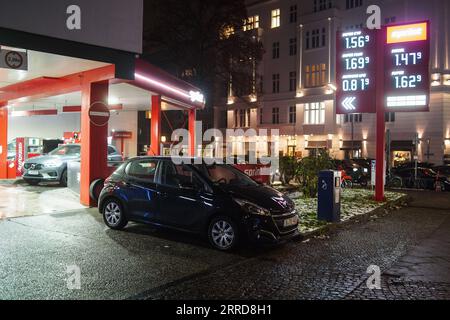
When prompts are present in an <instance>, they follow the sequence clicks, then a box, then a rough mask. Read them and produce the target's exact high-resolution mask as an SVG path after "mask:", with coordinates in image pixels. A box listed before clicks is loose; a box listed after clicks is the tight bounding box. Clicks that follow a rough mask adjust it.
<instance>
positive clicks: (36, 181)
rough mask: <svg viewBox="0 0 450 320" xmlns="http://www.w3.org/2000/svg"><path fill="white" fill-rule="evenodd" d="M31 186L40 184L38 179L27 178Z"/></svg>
mask: <svg viewBox="0 0 450 320" xmlns="http://www.w3.org/2000/svg"><path fill="white" fill-rule="evenodd" d="M25 182H26V183H28V184H29V185H30V186H37V185H38V184H39V181H38V180H25Z"/></svg>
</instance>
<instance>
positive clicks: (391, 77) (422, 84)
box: [384, 22, 430, 112]
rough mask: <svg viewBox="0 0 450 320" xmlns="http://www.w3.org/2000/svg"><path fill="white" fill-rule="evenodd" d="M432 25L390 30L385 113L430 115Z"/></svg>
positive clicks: (387, 46)
mask: <svg viewBox="0 0 450 320" xmlns="http://www.w3.org/2000/svg"><path fill="white" fill-rule="evenodd" d="M429 32H430V30H429V23H428V22H420V23H413V24H407V25H395V26H388V27H387V28H386V36H387V41H386V45H385V53H384V54H385V55H384V61H385V72H386V73H385V95H386V101H385V110H386V111H387V112H406V111H416V112H417V111H428V108H429V96H430V69H429V61H430V42H429V37H430V36H429Z"/></svg>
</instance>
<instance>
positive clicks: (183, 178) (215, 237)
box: [99, 157, 299, 251]
mask: <svg viewBox="0 0 450 320" xmlns="http://www.w3.org/2000/svg"><path fill="white" fill-rule="evenodd" d="M179 160H180V161H181V159H179ZM188 160H189V161H188V162H189V164H187V163H186V159H184V163H183V164H179V163H180V161H173V159H172V158H170V157H140V158H134V159H131V160H129V161H127V162H125V163H124V164H123V165H122V166H120V167H119V168H118V169H117V170H116V171H115V172H114V173H113V174H112V175H111V176H110V177H109V178H108V179H107V180H106V181H105V186H104V188H103V190H102V192H101V194H100V197H99V211H100V212H101V213H102V214H103V219H104V221H105V224H106V225H107V226H108V227H110V228H111V229H123V228H124V227H125V226H126V225H127V223H128V221H134V222H141V223H148V224H153V225H157V226H165V227H169V228H173V229H177V230H182V231H188V232H192V233H197V234H201V235H206V236H207V237H208V239H209V241H210V242H211V244H212V245H213V246H214V247H215V248H217V249H219V250H224V251H225V250H230V249H232V248H234V247H236V245H237V244H238V243H239V242H240V240H243V239H244V238H246V239H250V240H261V241H263V240H268V241H270V242H279V241H281V240H285V239H289V238H292V237H294V236H296V235H297V234H298V222H299V220H298V215H297V212H296V210H295V206H294V203H293V202H292V200H291V199H289V198H288V197H286V196H284V195H283V194H281V193H280V192H278V191H276V190H274V189H272V188H270V187H268V186H264V185H261V184H259V183H257V182H255V181H254V180H252V179H251V178H250V177H249V176H247V175H245V174H244V173H242V172H241V171H239V170H238V169H236V168H235V167H233V166H232V165H226V164H212V165H208V164H205V163H204V162H200V163H202V164H193V163H194V158H190V159H188Z"/></svg>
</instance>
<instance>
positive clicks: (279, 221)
mask: <svg viewBox="0 0 450 320" xmlns="http://www.w3.org/2000/svg"><path fill="white" fill-rule="evenodd" d="M295 216H297V211H295V210H292V211H291V212H288V213H284V214H280V215H273V216H272V219H273V221H274V223H275V226H276V227H277V229H278V231H279V232H280V235H287V234H290V233H293V232H295V231H296V230H297V225H294V226H288V227H285V226H284V221H285V220H287V219H290V218H293V217H295Z"/></svg>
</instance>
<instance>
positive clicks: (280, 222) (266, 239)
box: [246, 213, 300, 243]
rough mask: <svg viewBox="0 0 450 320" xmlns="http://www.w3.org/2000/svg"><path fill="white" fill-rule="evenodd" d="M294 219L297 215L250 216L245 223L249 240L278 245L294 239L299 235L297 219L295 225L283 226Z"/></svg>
mask: <svg viewBox="0 0 450 320" xmlns="http://www.w3.org/2000/svg"><path fill="white" fill-rule="evenodd" d="M294 217H297V213H289V214H284V215H280V216H272V217H259V216H251V217H250V218H249V219H248V220H247V223H246V225H247V232H248V235H249V239H250V240H252V241H254V242H263V243H280V242H284V241H288V240H290V239H293V238H296V237H298V236H299V235H300V233H299V231H298V217H297V223H295V224H293V225H289V226H284V223H285V221H287V220H290V219H292V218H294Z"/></svg>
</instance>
